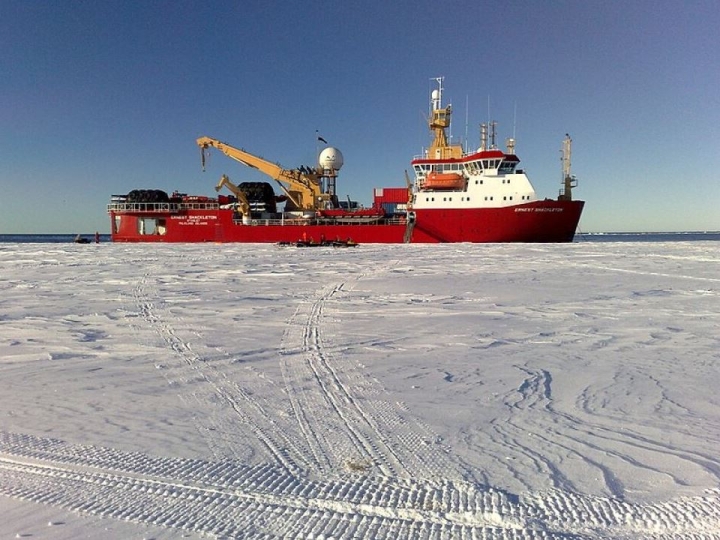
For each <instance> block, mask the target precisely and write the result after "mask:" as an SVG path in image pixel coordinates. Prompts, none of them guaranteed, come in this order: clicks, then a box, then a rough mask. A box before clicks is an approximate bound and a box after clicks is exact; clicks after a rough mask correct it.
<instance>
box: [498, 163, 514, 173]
mask: <svg viewBox="0 0 720 540" xmlns="http://www.w3.org/2000/svg"><path fill="white" fill-rule="evenodd" d="M516 165H517V161H503V162H502V163H501V164H500V172H501V173H505V174H511V173H513V172H514V171H515V166H516Z"/></svg>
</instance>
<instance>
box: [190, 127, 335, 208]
mask: <svg viewBox="0 0 720 540" xmlns="http://www.w3.org/2000/svg"><path fill="white" fill-rule="evenodd" d="M197 144H198V146H199V147H200V152H201V157H202V164H203V170H204V169H205V151H206V150H207V149H209V148H210V147H213V148H217V149H218V150H220V151H221V152H222V153H223V154H225V155H226V156H228V157H230V158H232V159H234V160H236V161H239V162H240V163H242V164H243V165H246V166H247V167H252V168H253V169H257V170H259V171H260V172H262V173H264V174H266V175H268V176H269V177H270V178H272V179H273V180H275V181H277V182H278V183H279V184H280V187H281V188H282V189H283V191H284V192H286V193H287V194H288V195H289V200H290V202H291V203H292V204H293V205H294V207H295V208H296V209H302V210H316V209H317V208H321V207H322V206H323V204H324V203H325V202H326V201H328V200H330V195H328V194H326V193H323V191H322V183H321V181H320V175H319V174H318V171H316V170H313V169H309V168H307V167H302V170H300V169H283V168H282V167H281V166H280V165H278V164H276V163H272V162H270V161H267V160H266V159H263V158H261V157H259V156H256V155H253V154H251V153H249V152H246V151H245V150H241V149H239V148H235V147H234V146H230V145H229V144H227V143H224V142H222V141H219V140H217V139H213V138H211V137H200V138H199V139H198V140H197ZM283 184H285V185H287V186H288V189H286V188H285V185H283Z"/></svg>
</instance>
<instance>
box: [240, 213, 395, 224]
mask: <svg viewBox="0 0 720 540" xmlns="http://www.w3.org/2000/svg"><path fill="white" fill-rule="evenodd" d="M406 222H407V220H406V218H405V216H404V215H401V216H393V217H385V218H382V219H379V220H377V221H360V220H358V221H350V220H342V221H333V220H328V219H316V218H311V219H251V220H250V221H249V222H243V220H242V218H237V219H233V223H234V224H235V225H244V226H246V227H261V226H268V225H271V226H294V225H330V226H336V225H343V226H345V225H347V226H350V227H360V226H362V227H372V226H376V225H405V223H406Z"/></svg>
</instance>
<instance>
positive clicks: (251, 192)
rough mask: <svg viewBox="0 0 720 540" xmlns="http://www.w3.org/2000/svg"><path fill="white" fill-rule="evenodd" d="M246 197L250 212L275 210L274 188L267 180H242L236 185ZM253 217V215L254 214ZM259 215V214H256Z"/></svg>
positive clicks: (270, 211)
mask: <svg viewBox="0 0 720 540" xmlns="http://www.w3.org/2000/svg"><path fill="white" fill-rule="evenodd" d="M238 187H239V188H240V189H241V190H242V192H243V193H244V194H245V197H247V200H248V203H250V210H251V212H252V213H258V214H259V213H264V212H269V213H272V214H274V213H275V212H277V204H276V203H275V190H273V187H272V186H271V185H270V184H269V183H267V182H243V183H241V184H240V185H239V186H238ZM254 217H255V216H254ZM257 217H259V216H257Z"/></svg>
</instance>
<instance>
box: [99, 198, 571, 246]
mask: <svg viewBox="0 0 720 540" xmlns="http://www.w3.org/2000/svg"><path fill="white" fill-rule="evenodd" d="M583 205H584V202H583V201H554V200H546V201H535V202H531V203H527V204H523V205H517V206H508V207H503V208H476V209H463V210H458V209H425V210H417V211H416V212H415V215H414V220H413V219H412V218H411V220H410V222H408V220H407V219H406V218H405V216H401V217H395V218H392V219H390V218H384V219H382V220H379V221H378V222H377V223H357V224H353V223H337V222H333V221H332V220H327V219H326V220H314V219H305V220H252V221H251V222H250V223H249V224H243V223H242V221H241V220H234V219H233V212H232V210H229V209H220V208H206V209H192V208H182V207H179V208H176V209H173V210H170V211H168V210H164V211H163V210H161V209H157V210H155V209H154V208H153V209H150V210H149V209H148V208H149V207H150V206H149V205H145V206H144V209H142V210H141V209H136V208H127V207H124V208H122V207H116V208H114V209H113V208H110V216H111V224H112V232H111V235H112V240H113V242H219V243H224V242H244V243H279V242H290V243H292V242H297V241H298V240H306V241H314V242H320V241H322V240H343V241H344V240H348V239H351V240H353V241H354V242H357V243H360V244H400V243H404V242H409V243H441V242H475V243H488V242H572V240H573V237H574V235H575V230H576V228H577V224H578V222H579V220H580V215H581V213H582V209H583ZM346 221H347V220H346Z"/></svg>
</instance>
